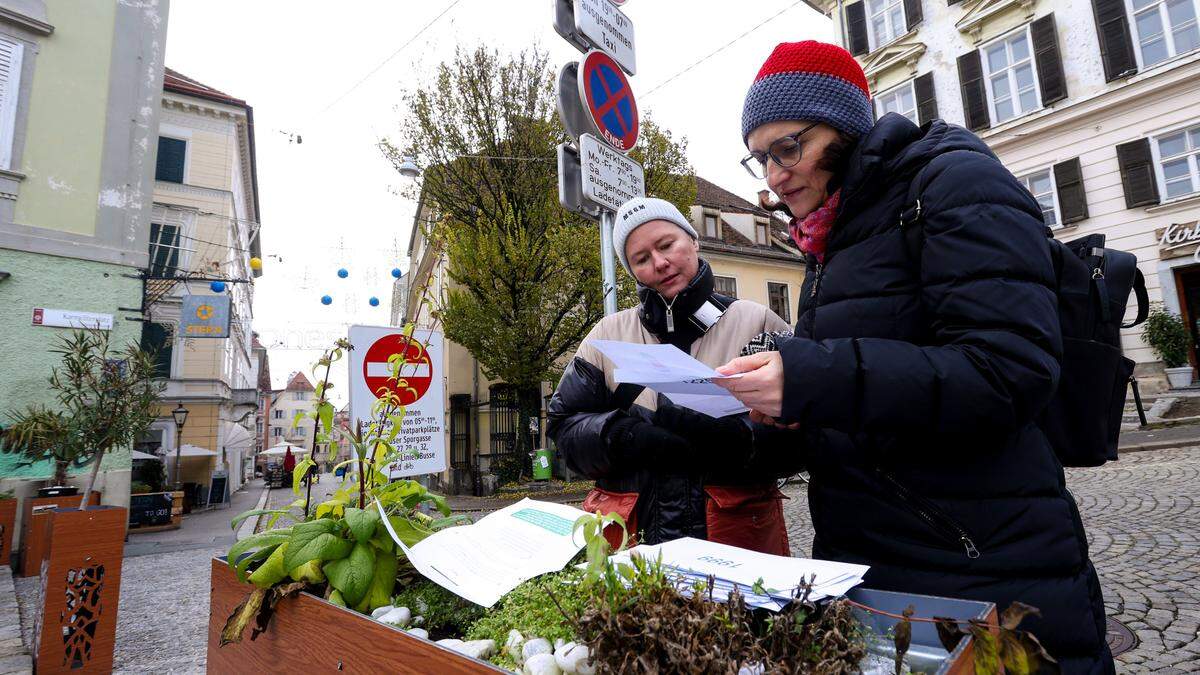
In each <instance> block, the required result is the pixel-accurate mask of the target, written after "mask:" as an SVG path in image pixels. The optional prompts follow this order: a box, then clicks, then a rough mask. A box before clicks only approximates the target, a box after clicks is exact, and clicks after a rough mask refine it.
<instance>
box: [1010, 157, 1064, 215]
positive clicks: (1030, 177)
mask: <svg viewBox="0 0 1200 675" xmlns="http://www.w3.org/2000/svg"><path fill="white" fill-rule="evenodd" d="M1017 180H1019V181H1021V185H1024V186H1025V189H1026V190H1029V193H1030V194H1032V195H1033V198H1034V199H1036V200H1037V203H1038V206H1041V207H1042V220H1044V221H1046V226H1047V227H1054V228H1057V227H1059V226H1060V224H1061V221H1060V219H1059V217H1058V195H1057V193H1056V191H1055V189H1054V172H1053V171H1051V170H1050V169H1043V170H1041V171H1034V172H1033V173H1029V174H1025V175H1024V176H1021V177H1019V178H1017Z"/></svg>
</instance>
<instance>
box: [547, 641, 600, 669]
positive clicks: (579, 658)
mask: <svg viewBox="0 0 1200 675" xmlns="http://www.w3.org/2000/svg"><path fill="white" fill-rule="evenodd" d="M588 656H589V653H588V648H587V645H581V644H577V643H575V642H568V643H566V644H564V645H562V646H561V647H559V648H558V649H556V650H555V651H554V661H555V662H556V663H558V667H559V668H561V669H562V671H563V672H564V673H568V675H590V674H591V673H594V672H596V668H595V667H594V666H592V665H591V664H590V663H588Z"/></svg>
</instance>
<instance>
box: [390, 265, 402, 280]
mask: <svg viewBox="0 0 1200 675" xmlns="http://www.w3.org/2000/svg"><path fill="white" fill-rule="evenodd" d="M403 274H404V272H401V271H400V268H399V267H393V268H392V276H394V277H396V278H397V279H399V278H400V277H401V275H403Z"/></svg>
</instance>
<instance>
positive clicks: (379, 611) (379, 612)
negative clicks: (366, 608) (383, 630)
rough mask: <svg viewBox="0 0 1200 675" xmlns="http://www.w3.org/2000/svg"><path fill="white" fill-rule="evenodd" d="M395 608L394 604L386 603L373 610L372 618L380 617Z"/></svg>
mask: <svg viewBox="0 0 1200 675" xmlns="http://www.w3.org/2000/svg"><path fill="white" fill-rule="evenodd" d="M393 609H396V608H395V607H393V606H392V605H384V606H383V607H380V608H378V609H376V610H375V611H374V612H371V618H372V619H378V618H379V617H381V616H383V615H384V614H387V613H388V612H390V611H392V610H393Z"/></svg>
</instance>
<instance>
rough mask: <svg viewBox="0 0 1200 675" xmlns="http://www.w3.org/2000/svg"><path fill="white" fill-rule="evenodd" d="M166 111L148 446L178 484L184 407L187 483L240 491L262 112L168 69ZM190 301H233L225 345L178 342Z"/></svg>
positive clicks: (253, 399)
mask: <svg viewBox="0 0 1200 675" xmlns="http://www.w3.org/2000/svg"><path fill="white" fill-rule="evenodd" d="M161 105H162V110H161V111H160V120H159V127H158V139H157V143H158V160H157V167H156V175H155V185H154V207H153V212H152V214H151V220H150V223H151V224H150V242H149V265H148V266H147V268H146V270H145V272H144V284H145V299H144V308H145V319H146V323H144V324H143V326H144V328H143V333H142V342H143V345H145V346H147V347H151V348H154V349H156V350H157V351H158V354H159V367H160V372H161V374H162V376H163V377H164V378H166V387H165V389H164V391H163V395H162V397H161V400H162V401H163V403H162V406H161V408H160V418H159V420H158V421H157V422H155V423H154V425H153V426H152V427H151V429H150V432H149V434H148V436H147V438H146V439H144V441H143V442H142V443H141V444H139V445H140V446H141V447H142V448H143V449H144V450H148V451H154V450H155V449H156V446H157V451H158V452H160V453H162V454H163V455H164V456H165V457H166V458H167V470H168V474H169V476H170V480H171V481H172V482H175V481H176V477H175V476H174V465H175V457H176V449H177V448H176V435H177V434H176V431H177V429H176V426H175V422H174V421H173V420H172V416H171V414H170V413H171V410H172V409H174V408H175V407H176V406H177V405H183V406H184V408H186V409H187V410H188V417H187V420H186V423H185V424H184V426H183V430H182V437H181V438H180V439H179V440H180V445H181V449H182V457H181V458H180V464H181V466H180V470H179V474H180V475H179V476H178V482H182V483H185V484H192V485H194V486H205V485H207V484H209V482H210V481H211V478H212V475H213V473H214V472H217V471H225V472H227V474H228V476H229V486H230V489H231V490H236V489H237V488H238V487H239V486H240V485H241V484H242V483H243V481H244V480H245V479H246V477H247V476H248V475H249V474H250V473H251V472H252V471H253V468H252V467H253V461H252V460H253V455H254V450H255V441H254V437H255V412H256V411H257V410H258V395H257V380H258V372H257V370H258V359H257V358H255V357H254V355H253V354H252V334H251V327H250V326H251V320H252V318H253V313H252V309H251V303H252V300H253V293H254V279H255V277H258V276H260V275H261V272H260V271H258V270H253V269H251V266H250V259H251V258H258V257H259V256H260V248H259V246H260V239H259V208H258V180H257V174H256V168H255V154H254V113H253V110H252V108H251V107H250V106H249V105H248V104H247V103H246V102H245V101H243V100H241V99H238V98H235V97H232V96H230V95H228V94H225V93H223V92H221V91H218V90H216V89H213V88H212V87H209V86H206V85H204V84H201V83H200V82H197V81H196V80H193V79H191V78H188V77H186V76H184V75H181V74H180V73H177V72H175V71H173V70H171V69H169V68H168V69H166V73H165V76H164V79H163V92H162V104H161ZM214 281H216V282H219V283H217V284H215V285H214V283H213V282H214ZM222 285H223V287H222ZM188 295H203V296H215V295H227V296H229V298H230V310H229V314H230V320H229V334H228V337H224V338H185V337H182V336H181V335H180V334H179V331H178V327H179V323H180V314H181V309H182V303H183V301H184V298H185V296H188ZM191 489H192V490H195V489H197V488H195V487H193V488H191ZM200 489H203V488H200ZM205 494H207V492H206V493H205Z"/></svg>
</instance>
